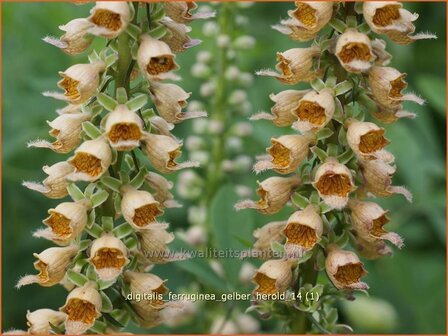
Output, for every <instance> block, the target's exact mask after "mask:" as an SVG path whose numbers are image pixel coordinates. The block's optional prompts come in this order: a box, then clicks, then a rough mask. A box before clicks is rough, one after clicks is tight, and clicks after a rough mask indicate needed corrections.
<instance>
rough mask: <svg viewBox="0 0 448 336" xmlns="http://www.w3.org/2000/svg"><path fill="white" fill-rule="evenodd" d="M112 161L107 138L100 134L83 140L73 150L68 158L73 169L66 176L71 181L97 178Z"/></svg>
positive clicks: (90, 180) (91, 180)
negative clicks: (94, 137)
mask: <svg viewBox="0 0 448 336" xmlns="http://www.w3.org/2000/svg"><path fill="white" fill-rule="evenodd" d="M111 162H112V150H111V149H110V147H109V143H108V142H107V140H106V139H105V138H104V137H102V136H100V137H99V138H96V139H93V140H87V141H84V142H83V143H82V144H81V146H79V147H78V148H77V149H76V150H75V155H74V156H72V157H71V158H70V159H68V163H70V164H71V165H72V166H73V167H74V168H75V171H74V172H73V173H72V174H70V175H69V176H68V179H70V180H72V181H89V182H93V181H96V180H98V179H99V178H100V177H101V176H102V175H103V174H104V173H105V172H106V171H107V169H108V168H109V166H110V164H111Z"/></svg>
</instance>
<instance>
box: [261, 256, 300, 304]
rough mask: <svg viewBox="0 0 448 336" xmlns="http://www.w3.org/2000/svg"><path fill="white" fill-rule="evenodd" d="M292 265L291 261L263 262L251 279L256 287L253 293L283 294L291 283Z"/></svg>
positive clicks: (274, 260)
mask: <svg viewBox="0 0 448 336" xmlns="http://www.w3.org/2000/svg"><path fill="white" fill-rule="evenodd" d="M293 264H294V261H291V260H276V259H273V260H268V261H265V262H264V263H263V264H262V265H261V266H260V268H259V269H258V270H257V272H256V273H255V275H254V277H253V278H252V282H253V283H254V284H255V285H256V288H255V289H254V293H259V294H268V295H270V294H277V293H283V292H285V291H286V289H287V288H288V287H289V286H290V284H291V281H292V270H291V268H292V266H293Z"/></svg>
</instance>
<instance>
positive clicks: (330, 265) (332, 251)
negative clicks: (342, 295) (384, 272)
mask: <svg viewBox="0 0 448 336" xmlns="http://www.w3.org/2000/svg"><path fill="white" fill-rule="evenodd" d="M327 251H328V254H327V258H326V259H325V269H326V271H327V275H328V277H329V278H330V280H331V282H332V283H333V285H335V286H336V288H338V289H368V288H369V286H368V285H367V284H366V283H364V282H361V278H362V277H363V276H364V275H366V274H367V271H366V270H365V269H364V267H363V266H364V264H363V263H362V262H361V261H360V260H359V258H358V256H357V255H356V254H355V253H353V252H351V251H344V250H342V249H341V248H339V246H337V245H334V244H331V245H329V246H328V247H327Z"/></svg>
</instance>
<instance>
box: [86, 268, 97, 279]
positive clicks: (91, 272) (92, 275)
mask: <svg viewBox="0 0 448 336" xmlns="http://www.w3.org/2000/svg"><path fill="white" fill-rule="evenodd" d="M86 276H87V278H89V280H92V281H97V276H96V271H95V268H94V267H93V265H92V264H89V265H88V266H87V268H86Z"/></svg>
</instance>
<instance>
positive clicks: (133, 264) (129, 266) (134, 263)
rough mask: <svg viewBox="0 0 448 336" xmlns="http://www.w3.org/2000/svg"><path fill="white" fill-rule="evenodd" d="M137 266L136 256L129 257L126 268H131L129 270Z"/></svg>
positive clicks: (133, 269)
mask: <svg viewBox="0 0 448 336" xmlns="http://www.w3.org/2000/svg"><path fill="white" fill-rule="evenodd" d="M137 266H138V258H137V256H134V257H133V258H132V259H131V262H130V263H129V265H128V266H127V268H128V269H129V270H131V271H135V269H136V268H137Z"/></svg>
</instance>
